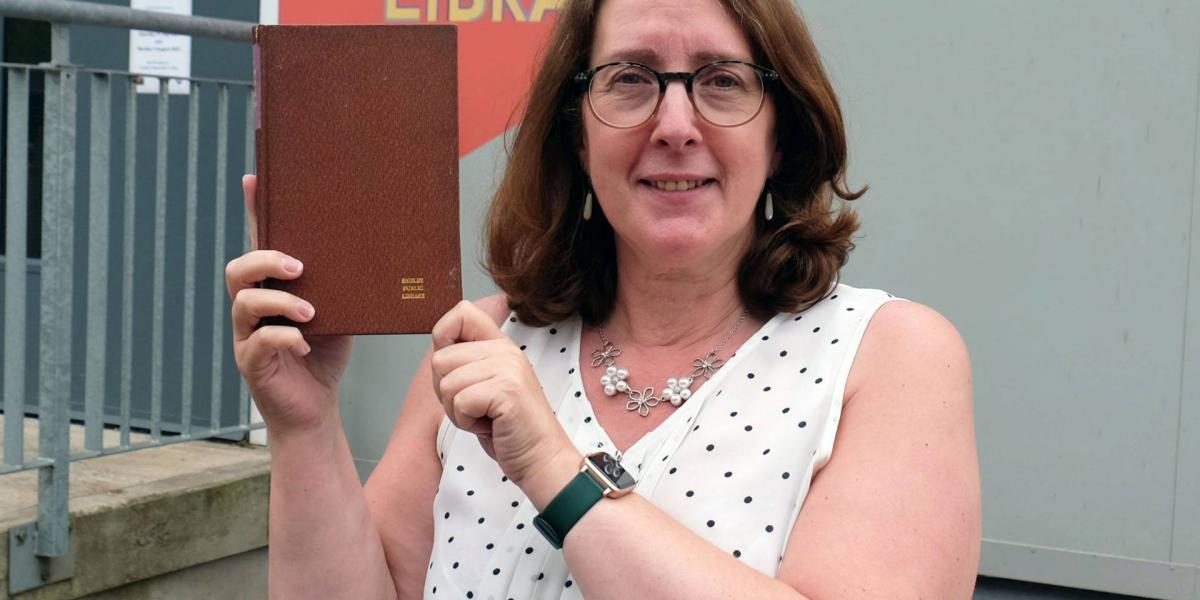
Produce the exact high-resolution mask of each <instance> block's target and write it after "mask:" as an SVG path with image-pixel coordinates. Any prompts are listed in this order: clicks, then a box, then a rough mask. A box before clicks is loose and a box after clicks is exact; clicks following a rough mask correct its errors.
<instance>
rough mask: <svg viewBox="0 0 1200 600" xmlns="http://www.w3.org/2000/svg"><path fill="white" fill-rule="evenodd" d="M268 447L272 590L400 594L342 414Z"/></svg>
mask: <svg viewBox="0 0 1200 600" xmlns="http://www.w3.org/2000/svg"><path fill="white" fill-rule="evenodd" d="M334 414H335V415H336V413H334ZM270 449H271V502H270V524H269V532H270V533H269V543H270V552H269V558H268V568H269V569H270V572H271V575H270V577H269V578H268V581H269V582H270V596H271V597H272V598H381V599H386V598H394V597H395V596H396V591H395V589H394V587H393V584H392V579H391V577H389V575H388V568H387V563H386V562H385V561H384V555H383V547H382V545H381V544H380V540H379V535H378V534H377V533H376V530H375V524H374V523H373V522H372V520H371V514H370V513H369V512H368V511H367V503H366V501H365V498H364V496H363V488H362V485H361V484H360V483H359V480H358V475H357V473H356V472H355V469H354V461H353V459H352V458H351V455H350V448H349V446H348V445H347V443H346V435H345V434H344V433H343V432H342V424H341V421H340V419H339V420H333V421H330V422H328V423H326V424H324V425H323V426H322V428H321V430H319V431H306V432H304V433H303V434H289V435H280V434H272V435H271V441H270Z"/></svg>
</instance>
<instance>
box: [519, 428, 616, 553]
mask: <svg viewBox="0 0 1200 600" xmlns="http://www.w3.org/2000/svg"><path fill="white" fill-rule="evenodd" d="M636 484H637V481H636V480H635V479H634V478H633V475H630V474H629V471H626V470H625V469H624V468H623V467H622V466H621V463H620V462H619V461H618V460H617V458H616V457H615V456H613V455H611V454H609V453H607V452H594V453H592V454H589V455H587V456H586V457H584V459H583V464H582V465H580V467H579V474H578V475H576V476H575V478H574V479H572V480H571V482H570V483H568V484H567V486H566V487H564V488H563V489H562V491H561V492H559V493H558V495H557V496H555V497H554V499H553V500H551V501H550V504H547V505H546V509H545V510H543V511H542V512H541V513H539V514H538V516H536V517H534V518H533V526H534V527H536V528H537V530H538V531H540V532H541V533H542V535H543V536H545V538H546V540H547V541H549V542H550V545H551V546H554V547H555V548H557V549H562V546H563V540H565V539H566V538H567V532H569V531H571V528H572V527H574V526H575V523H577V522H578V521H579V519H581V518H582V517H583V515H585V514H587V511H588V510H589V509H591V508H592V506H593V505H595V504H596V503H597V502H599V501H600V499H601V498H604V497H608V498H617V497H620V496H624V495H625V494H628V493H629V492H632V491H633V487H634V486H635V485H636Z"/></svg>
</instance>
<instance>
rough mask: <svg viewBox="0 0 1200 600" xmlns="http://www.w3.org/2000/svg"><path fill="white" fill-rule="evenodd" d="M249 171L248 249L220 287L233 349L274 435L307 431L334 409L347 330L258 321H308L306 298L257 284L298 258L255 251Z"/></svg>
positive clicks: (287, 273)
mask: <svg viewBox="0 0 1200 600" xmlns="http://www.w3.org/2000/svg"><path fill="white" fill-rule="evenodd" d="M255 184H256V178H255V176H254V175H246V176H244V177H242V191H243V192H244V194H245V199H246V213H247V218H248V219H249V220H250V240H251V245H252V247H253V248H254V250H251V251H250V252H247V253H246V254H243V255H242V256H239V257H237V258H235V259H233V260H231V261H229V264H227V265H226V266H225V285H226V287H227V288H228V290H229V296H230V298H232V299H233V354H234V357H235V358H236V361H237V367H238V371H241V373H242V377H245V379H246V384H247V387H249V389H250V395H251V397H253V398H254V403H255V404H256V405H258V410H259V412H261V413H262V416H263V420H264V421H265V422H266V424H267V428H268V430H269V431H270V432H271V433H272V435H278V434H280V433H286V432H292V431H303V430H313V429H317V428H319V427H321V426H322V425H324V424H327V423H328V422H330V420H331V419H333V418H334V417H335V416H336V414H337V386H338V381H339V380H340V379H341V377H342V373H344V372H345V370H346V363H347V362H349V360H350V340H351V338H350V336H312V337H311V338H309V339H307V340H306V339H305V338H304V336H303V335H302V334H301V333H300V330H299V329H297V328H295V327H291V326H285V325H263V326H260V325H259V320H260V319H264V318H266V317H272V316H283V317H287V318H288V319H291V320H292V321H296V322H306V321H308V320H310V319H312V317H313V315H314V314H315V312H314V311H315V310H319V307H313V306H312V305H311V304H309V303H308V302H307V301H305V300H303V299H301V298H298V297H296V296H294V295H292V294H289V293H287V292H284V291H281V290H271V289H266V288H260V287H258V284H259V282H261V281H262V280H264V279H267V278H272V279H296V278H297V277H300V276H301V273H302V272H303V265H301V263H300V261H298V260H296V259H294V258H292V257H290V256H287V255H285V254H283V253H282V252H278V251H276V250H259V249H258V237H257V235H256V231H255V229H256V228H255V223H254V190H255Z"/></svg>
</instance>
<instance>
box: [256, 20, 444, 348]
mask: <svg viewBox="0 0 1200 600" xmlns="http://www.w3.org/2000/svg"><path fill="white" fill-rule="evenodd" d="M254 80H255V88H256V90H257V92H256V93H257V100H258V102H257V109H256V115H255V145H256V152H257V171H258V188H257V190H256V198H255V200H256V204H255V217H256V219H257V235H258V243H259V247H260V248H264V249H273V250H279V251H281V252H284V253H286V254H288V255H290V256H294V257H296V258H297V259H299V260H301V261H302V262H303V263H304V273H303V275H301V276H300V278H299V279H296V280H292V281H286V280H275V279H270V280H267V281H266V282H264V284H263V285H264V287H268V288H274V289H280V290H284V291H287V292H290V293H292V294H295V295H297V296H299V297H301V298H304V299H306V300H308V301H309V302H311V303H312V304H313V306H315V307H316V309H317V314H316V316H315V317H314V318H313V320H312V321H309V322H308V323H300V324H296V323H293V322H291V321H288V320H286V319H283V318H276V319H271V320H268V322H274V323H284V324H289V325H297V326H298V327H299V328H300V330H301V331H302V332H303V333H304V334H305V335H334V334H339V335H345V334H382V333H428V332H429V331H430V330H431V329H432V328H433V325H434V323H436V322H437V320H438V319H439V318H440V317H441V316H442V315H443V314H445V312H446V311H447V310H449V309H450V308H452V307H453V306H454V304H455V303H456V302H458V301H459V300H460V299H462V279H461V258H460V255H459V239H458V238H459V236H458V46H457V30H456V28H455V26H453V25H403V26H397V25H348V26H341V25H332V26H330V25H319V26H307V25H305V26H289V25H284V26H258V27H255V29H254Z"/></svg>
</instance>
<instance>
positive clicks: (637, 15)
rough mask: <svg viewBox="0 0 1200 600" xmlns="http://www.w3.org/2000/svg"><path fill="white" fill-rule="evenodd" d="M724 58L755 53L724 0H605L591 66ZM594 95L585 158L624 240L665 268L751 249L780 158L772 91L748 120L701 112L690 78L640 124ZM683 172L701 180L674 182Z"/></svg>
mask: <svg viewBox="0 0 1200 600" xmlns="http://www.w3.org/2000/svg"><path fill="white" fill-rule="evenodd" d="M720 59H735V60H742V61H745V62H753V56H752V54H751V51H750V45H749V43H748V42H747V40H746V38H745V36H744V35H743V34H742V31H741V29H740V28H739V27H738V25H737V23H736V22H735V21H734V20H733V18H732V17H731V16H730V13H729V12H728V11H727V9H726V8H725V7H724V6H722V5H721V4H720V3H719V2H718V1H717V0H605V2H604V3H603V5H602V7H601V9H600V14H599V15H598V19H597V24H596V32H595V36H594V42H593V46H592V54H591V64H590V66H592V67H594V66H597V65H602V64H605V63H610V62H616V61H622V60H628V61H634V62H638V63H642V64H645V65H647V66H649V67H651V68H653V69H655V70H657V71H660V72H667V71H689V72H690V71H695V70H696V69H697V68H699V67H701V66H703V65H706V64H708V63H711V62H713V61H715V60H720ZM584 103H585V106H584V107H583V110H582V113H583V132H584V142H583V146H584V147H583V148H582V149H581V150H580V159H581V161H582V163H583V166H584V169H586V171H587V173H588V175H589V177H590V178H591V183H592V188H593V189H594V190H595V196H596V201H598V202H599V203H600V206H601V208H602V209H603V210H604V215H605V216H606V217H607V218H608V220H609V222H610V223H611V224H612V226H613V229H614V231H615V232H616V237H617V244H618V247H619V248H621V249H622V250H626V251H630V250H631V251H633V252H634V253H635V254H636V255H637V256H640V257H642V258H643V259H645V258H653V259H655V260H656V261H659V262H658V264H659V265H661V266H663V267H670V266H673V265H679V264H681V263H685V262H687V261H695V260H706V261H709V262H710V263H711V261H712V260H719V259H720V258H721V257H725V258H726V259H728V258H729V257H740V256H741V254H742V252H743V251H744V249H745V245H746V243H747V242H748V240H749V237H750V236H751V235H752V234H753V231H754V227H753V219H754V218H755V211H756V207H757V204H758V199H759V197H760V195H761V193H762V189H763V184H764V182H765V180H766V178H767V177H768V176H769V175H770V173H771V172H772V171H773V170H774V167H775V166H776V165H777V164H778V160H779V158H778V153H777V151H776V149H775V135H774V131H775V107H774V105H773V103H772V102H771V99H770V94H769V93H768V94H766V99H765V100H764V103H763V107H762V110H761V111H760V112H759V113H758V115H757V116H756V117H755V118H754V119H752V120H751V121H750V122H748V123H746V124H744V125H740V126H738V127H718V126H715V125H712V124H710V123H708V122H706V121H705V120H704V119H703V118H701V117H700V116H699V115H698V114H696V111H695V109H694V108H693V106H692V103H691V102H690V101H689V100H688V97H687V92H686V90H685V89H684V85H683V83H682V82H672V83H671V84H670V85H668V86H667V92H666V95H665V96H664V97H663V100H662V104H661V105H660V106H659V108H658V111H657V113H655V115H654V116H653V117H651V118H650V120H649V121H647V122H646V123H644V124H642V125H640V126H638V127H634V128H631V129H616V128H613V127H610V126H608V125H606V124H604V123H603V122H601V121H599V120H598V119H597V118H596V116H595V115H594V114H593V113H592V111H591V110H590V109H589V108H588V107H587V106H586V103H587V100H586V98H585V99H584ZM682 181H692V182H695V181H699V182H701V185H699V186H698V187H695V188H694V189H684V190H675V189H673V188H674V187H675V186H674V185H671V186H665V185H664V184H665V183H667V182H671V183H672V184H675V183H678V182H682ZM690 185H691V184H689V186H685V187H690ZM663 187H670V188H672V189H671V190H670V191H668V190H666V189H662V188H663Z"/></svg>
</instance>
